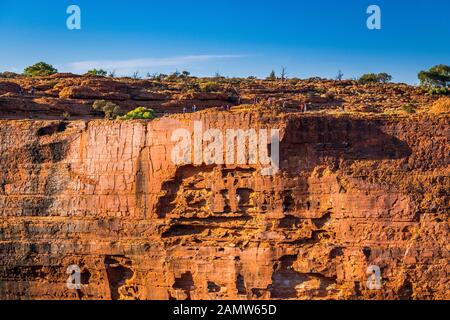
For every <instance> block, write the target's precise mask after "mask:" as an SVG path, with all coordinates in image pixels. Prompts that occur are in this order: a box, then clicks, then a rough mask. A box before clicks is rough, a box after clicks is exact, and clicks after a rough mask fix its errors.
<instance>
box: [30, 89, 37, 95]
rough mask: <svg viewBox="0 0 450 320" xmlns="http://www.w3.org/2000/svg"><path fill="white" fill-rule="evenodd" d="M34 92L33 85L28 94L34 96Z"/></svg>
mask: <svg viewBox="0 0 450 320" xmlns="http://www.w3.org/2000/svg"><path fill="white" fill-rule="evenodd" d="M35 92H36V89H35V88H34V87H31V90H30V94H31V95H32V96H34V93H35Z"/></svg>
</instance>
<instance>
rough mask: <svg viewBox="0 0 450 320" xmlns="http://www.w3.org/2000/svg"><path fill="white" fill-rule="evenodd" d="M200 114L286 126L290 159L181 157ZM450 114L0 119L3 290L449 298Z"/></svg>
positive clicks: (219, 124) (33, 294) (86, 295)
mask: <svg viewBox="0 0 450 320" xmlns="http://www.w3.org/2000/svg"><path fill="white" fill-rule="evenodd" d="M71 92H72V91H71ZM194 120H201V121H202V123H203V125H204V127H205V128H219V129H221V130H225V129H226V128H279V129H280V130H281V150H280V172H279V173H278V174H277V175H275V176H268V177H264V176H261V175H260V174H259V173H258V169H259V168H258V167H257V166H252V165H242V166H217V165H211V166H206V165H203V166H195V165H185V166H179V167H176V166H175V165H174V164H173V163H172V162H171V161H170V152H171V149H172V147H173V145H174V143H173V142H171V141H170V138H171V134H172V132H173V130H174V129H177V128H179V127H180V125H181V126H184V127H186V128H190V127H191V126H192V123H193V121H194ZM449 129H450V126H449V118H448V117H447V116H436V117H427V116H425V115H420V116H408V117H388V116H386V115H372V116H367V115H366V116H364V117H363V116H358V115H340V116H339V115H334V116H333V115H317V114H316V115H315V114H309V115H303V114H297V115H292V114H291V115H285V114H277V113H273V114H270V113H261V114H260V113H256V112H214V113H213V112H206V113H196V114H191V115H185V116H171V117H166V118H161V119H158V120H155V121H151V122H139V121H130V122H128V121H126V122H120V121H117V122H114V121H90V122H89V121H72V122H58V121H53V122H52V121H1V122H0V157H1V161H0V168H1V169H0V217H1V219H0V255H1V260H0V298H2V299H18V298H20V299H44V298H45V299H77V298H82V299H94V298H95V299H268V298H271V299H386V298H389V299H413V298H416V299H449V298H450V296H449V292H450V290H449V289H450V283H449V275H448V273H449V271H450V270H449V265H448V261H449V253H448V249H449V248H448V231H449V230H448V229H449V219H448V214H449V195H448V190H449V189H450V188H449V187H450V180H449V173H450V169H449V164H450V156H449V154H450V153H449V151H450V147H449V146H450V145H449V138H450V132H449ZM236 195H239V197H240V200H241V203H240V204H237V203H236ZM72 264H77V265H79V266H80V267H81V269H82V272H83V274H82V283H83V287H82V289H81V290H78V291H73V290H69V289H67V287H66V279H67V277H68V275H67V274H66V269H67V267H68V266H69V265H72ZM370 265H377V266H379V267H380V269H381V276H382V288H381V290H368V288H367V285H366V280H367V277H368V275H367V274H366V271H367V267H368V266H370Z"/></svg>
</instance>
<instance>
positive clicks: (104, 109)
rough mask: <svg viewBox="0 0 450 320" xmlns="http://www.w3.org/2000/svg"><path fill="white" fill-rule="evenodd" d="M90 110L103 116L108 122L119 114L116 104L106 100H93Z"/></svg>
mask: <svg viewBox="0 0 450 320" xmlns="http://www.w3.org/2000/svg"><path fill="white" fill-rule="evenodd" d="M92 109H94V111H95V112H96V113H97V114H104V116H105V119H110V120H111V119H115V118H117V117H118V116H119V115H120V113H121V110H120V107H119V106H118V105H117V104H115V103H113V102H110V101H106V100H95V101H94V104H93V105H92Z"/></svg>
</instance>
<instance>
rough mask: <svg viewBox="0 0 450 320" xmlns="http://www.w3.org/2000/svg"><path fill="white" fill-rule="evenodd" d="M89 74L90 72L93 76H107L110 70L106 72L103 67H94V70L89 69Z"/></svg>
mask: <svg viewBox="0 0 450 320" xmlns="http://www.w3.org/2000/svg"><path fill="white" fill-rule="evenodd" d="M87 74H88V75H91V76H101V77H106V75H107V74H108V72H106V70H103V69H92V70H89V71H88V72H87Z"/></svg>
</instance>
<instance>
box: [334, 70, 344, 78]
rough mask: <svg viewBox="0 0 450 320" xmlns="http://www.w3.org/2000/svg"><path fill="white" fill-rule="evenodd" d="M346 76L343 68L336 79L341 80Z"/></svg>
mask: <svg viewBox="0 0 450 320" xmlns="http://www.w3.org/2000/svg"><path fill="white" fill-rule="evenodd" d="M343 78H344V74H343V73H342V70H339V71H338V74H337V76H336V80H338V81H341V80H342V79H343Z"/></svg>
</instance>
